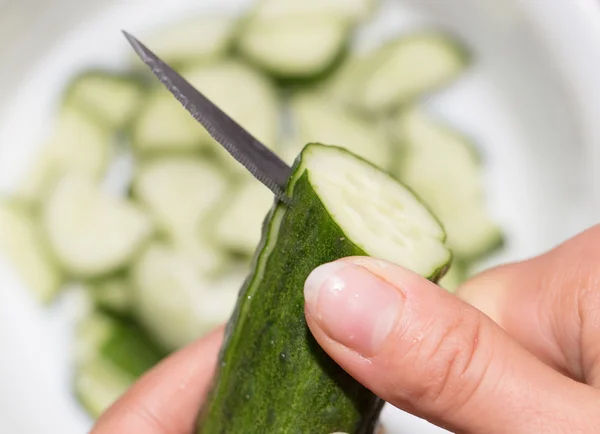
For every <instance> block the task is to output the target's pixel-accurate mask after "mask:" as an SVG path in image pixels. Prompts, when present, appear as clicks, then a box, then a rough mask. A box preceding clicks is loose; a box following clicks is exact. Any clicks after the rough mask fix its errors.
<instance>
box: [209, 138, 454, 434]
mask: <svg viewBox="0 0 600 434" xmlns="http://www.w3.org/2000/svg"><path fill="white" fill-rule="evenodd" d="M287 194H288V196H289V197H290V198H291V201H292V205H291V206H290V207H288V206H287V205H285V204H284V203H276V204H275V205H274V206H273V208H272V210H271V211H270V213H269V214H268V217H267V219H266V222H265V227H264V228H265V229H264V232H263V238H262V240H261V243H260V245H259V247H258V249H257V252H256V254H255V257H254V262H253V270H252V272H251V274H250V276H249V277H248V279H247V280H246V282H245V284H244V286H243V288H242V292H241V294H240V298H239V300H238V303H237V305H236V308H235V311H234V313H233V315H232V317H231V320H230V321H229V323H228V325H227V330H226V335H225V341H224V344H223V347H222V350H221V354H220V360H219V362H220V363H218V372H217V374H216V378H215V383H214V385H213V388H212V390H211V392H210V394H209V396H208V400H207V403H206V405H205V407H204V408H203V410H202V412H201V415H200V417H199V422H198V426H199V431H198V432H202V433H203V434H212V433H224V432H228V433H241V432H248V429H249V428H248V427H252V428H251V429H252V432H261V433H263V432H264V433H267V432H273V433H331V432H348V433H371V432H373V428H374V425H375V423H376V421H377V419H378V415H379V411H380V409H381V405H382V402H381V401H380V400H379V399H378V398H377V397H376V396H375V395H374V394H372V393H371V392H370V391H369V390H367V389H366V388H364V387H363V386H362V385H360V384H359V383H358V382H356V381H355V380H354V379H352V378H351V377H350V376H349V375H348V374H346V373H345V372H344V371H343V370H342V369H341V368H340V367H339V366H338V365H336V364H335V362H333V361H332V360H331V359H330V358H329V357H328V356H327V355H326V353H325V352H324V351H323V350H321V349H320V347H319V346H318V344H317V343H316V341H315V340H314V338H313V337H312V336H311V334H310V331H309V330H308V327H307V325H306V322H305V317H304V296H303V290H302V288H303V286H304V282H305V280H306V278H307V277H308V275H309V274H310V272H311V271H312V270H313V269H314V268H315V267H317V266H318V265H321V264H323V263H326V262H329V261H333V260H336V259H339V258H342V257H347V256H354V255H369V256H374V257H377V258H381V259H384V260H390V261H394V262H396V263H399V264H401V265H403V266H405V267H407V268H409V269H411V270H413V271H415V272H417V273H419V274H420V275H422V276H425V277H427V278H429V279H431V280H432V281H436V280H437V279H438V278H439V277H440V276H441V275H443V273H444V271H445V269H446V268H447V266H448V264H449V262H450V260H451V253H450V251H449V250H448V249H447V248H446V246H445V245H444V239H445V234H444V230H443V228H442V226H441V225H440V224H439V222H438V221H437V219H436V218H435V217H434V216H433V215H432V214H431V213H430V212H429V211H428V210H427V208H426V207H425V206H424V205H422V204H421V202H420V201H419V199H417V198H416V197H415V196H414V195H413V194H412V193H411V192H410V191H409V190H408V189H406V188H405V187H403V186H402V185H401V184H400V183H398V182H397V181H396V180H394V179H393V178H392V177H391V176H389V175H388V174H386V173H385V172H383V171H381V170H380V169H378V168H377V167H375V166H373V165H371V164H370V163H368V162H366V161H365V160H363V159H361V158H359V157H357V156H355V155H353V154H351V153H350V152H348V151H347V150H345V149H343V148H340V147H334V146H324V145H318V144H309V145H307V146H306V147H305V148H304V150H303V152H302V153H301V155H300V156H299V158H298V159H297V160H296V163H295V164H294V166H293V175H292V177H291V179H290V181H289V183H288V186H287Z"/></svg>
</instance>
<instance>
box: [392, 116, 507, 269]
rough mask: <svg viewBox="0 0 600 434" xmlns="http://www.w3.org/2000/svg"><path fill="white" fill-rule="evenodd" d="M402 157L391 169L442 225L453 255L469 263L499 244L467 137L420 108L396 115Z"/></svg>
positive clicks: (478, 162) (477, 160)
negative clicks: (401, 144) (402, 145)
mask: <svg viewBox="0 0 600 434" xmlns="http://www.w3.org/2000/svg"><path fill="white" fill-rule="evenodd" d="M396 125H397V132H396V134H397V136H398V137H399V139H400V140H401V141H402V142H403V144H404V157H403V158H402V159H401V160H400V163H399V166H398V167H397V170H396V171H395V173H396V174H397V176H398V177H399V179H401V180H402V181H403V182H404V183H405V184H407V185H408V186H409V187H411V188H412V189H413V190H414V191H416V192H417V194H419V195H420V196H421V197H422V198H423V200H424V201H425V202H426V203H427V204H428V205H429V206H430V207H431V209H432V210H433V212H434V213H435V214H436V215H437V216H438V218H439V219H440V220H441V221H442V223H443V224H444V227H445V228H446V232H447V234H448V245H449V246H450V248H451V249H452V251H453V253H454V254H455V255H456V257H457V258H459V259H461V260H463V261H472V260H475V259H478V258H480V257H482V256H483V255H485V254H488V253H490V252H492V251H494V250H495V249H497V248H499V247H500V246H502V244H503V238H504V237H503V234H502V231H501V229H500V227H499V226H498V224H497V223H495V222H494V220H493V219H492V217H491V215H490V214H489V212H488V211H487V209H486V202H485V189H484V183H483V170H482V166H481V158H480V156H479V154H478V152H477V150H476V148H475V146H474V144H473V143H472V142H471V140H470V139H469V138H468V137H466V136H465V135H464V134H462V133H459V132H457V131H456V130H453V129H451V128H450V127H449V126H448V125H446V124H445V123H443V121H440V120H438V119H436V118H434V117H433V116H431V115H429V114H427V113H426V112H425V111H424V110H423V109H421V108H412V109H410V110H407V111H406V112H404V113H402V114H401V115H400V116H399V117H398V118H397V119H396Z"/></svg>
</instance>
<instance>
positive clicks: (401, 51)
mask: <svg viewBox="0 0 600 434" xmlns="http://www.w3.org/2000/svg"><path fill="white" fill-rule="evenodd" d="M364 62H365V65H368V66H366V67H365V68H364V69H363V68H361V72H360V74H358V75H357V77H356V80H357V81H356V83H355V86H356V87H355V90H354V95H355V97H356V100H357V105H358V106H359V107H361V108H362V109H364V110H366V111H368V112H371V113H381V112H386V111H389V110H391V109H394V108H396V107H399V106H401V105H403V104H406V103H408V102H410V101H412V100H414V99H415V98H417V97H419V96H421V95H422V94H424V93H425V92H430V91H432V90H433V89H435V88H438V87H440V86H442V85H443V84H446V83H448V82H450V81H451V80H453V79H455V78H456V77H457V76H458V75H459V74H460V73H461V72H462V71H463V70H464V68H465V65H466V63H467V62H468V55H467V54H466V52H465V50H464V48H462V47H461V46H459V45H458V43H457V42H456V41H454V40H453V39H451V38H450V37H449V36H447V35H444V34H436V33H422V34H414V35H411V36H408V37H403V38H400V39H398V40H395V41H392V42H388V43H387V44H386V45H384V46H383V47H382V48H380V49H379V50H377V51H375V52H373V53H371V54H369V55H368V56H365V58H364Z"/></svg>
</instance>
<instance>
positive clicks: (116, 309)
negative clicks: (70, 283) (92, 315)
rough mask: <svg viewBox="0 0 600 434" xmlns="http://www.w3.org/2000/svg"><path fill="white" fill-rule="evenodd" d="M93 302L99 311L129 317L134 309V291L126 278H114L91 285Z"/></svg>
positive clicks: (90, 291) (90, 290)
mask: <svg viewBox="0 0 600 434" xmlns="http://www.w3.org/2000/svg"><path fill="white" fill-rule="evenodd" d="M88 290H89V293H90V295H91V298H92V301H93V302H94V304H95V305H96V307H97V308H98V309H101V310H104V311H108V312H110V313H113V314H119V315H128V314H130V313H131V311H132V307H133V291H132V289H131V284H130V283H129V281H128V279H127V278H125V277H112V278H108V279H104V280H101V281H99V282H93V283H91V284H90V285H89V288H88Z"/></svg>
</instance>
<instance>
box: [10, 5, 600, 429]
mask: <svg viewBox="0 0 600 434" xmlns="http://www.w3.org/2000/svg"><path fill="white" fill-rule="evenodd" d="M28 3H29V2H28V1H27V0H23V1H21V2H18V1H16V0H15V1H14V2H13V3H12V4H13V5H15V4H16V5H23V9H22V10H21V12H22V11H23V10H25V5H27V4H28ZM34 3H36V6H37V8H36V9H35V10H36V11H37V14H36V15H35V16H33V15H32V16H29V17H28V16H27V13H26V12H22V13H21V14H19V12H14V13H12V15H10V16H14V17H20V19H23V20H24V23H22V22H20V23H22V24H20V26H22V27H21V33H20V37H19V42H12V43H11V46H10V47H9V48H10V49H9V50H5V51H1V49H2V48H3V47H2V40H0V53H2V54H3V56H4V57H2V62H3V67H4V64H5V63H6V66H7V68H8V69H7V70H6V72H5V73H4V74H3V80H2V83H3V84H2V85H0V92H2V100H1V101H0V104H2V105H1V106H0V194H1V193H4V192H6V191H8V190H9V189H10V187H11V186H12V185H14V183H15V182H16V180H17V179H18V177H19V176H21V175H22V174H23V173H24V170H25V168H26V167H27V164H26V163H27V162H28V161H29V159H30V158H31V156H32V155H33V153H34V152H35V151H36V149H38V147H39V145H41V142H42V138H43V137H44V135H45V134H46V132H47V128H48V125H49V120H50V117H49V115H50V114H51V113H52V108H53V105H54V103H55V102H56V101H57V99H58V97H59V95H60V92H61V89H62V86H63V85H64V84H65V83H66V81H67V80H68V79H69V77H70V76H71V74H72V73H73V72H75V71H77V70H79V69H80V68H81V67H88V66H108V67H119V66H120V65H122V62H123V61H124V60H125V59H127V58H129V56H130V50H129V47H128V46H127V44H126V42H125V40H124V39H123V37H122V36H121V34H120V30H121V29H122V28H125V29H127V30H129V31H131V32H132V33H133V34H135V35H137V36H140V37H141V38H142V39H143V36H144V33H145V31H144V30H146V29H147V27H148V26H154V25H156V24H158V23H160V22H164V21H166V20H169V19H170V18H176V17H177V16H184V15H187V14H188V13H189V11H191V10H208V9H219V10H223V9H227V10H233V8H235V7H236V6H239V5H247V4H248V2H246V1H241V0H240V1H236V0H226V1H224V0H205V1H203V2H199V1H193V0H189V1H188V0H177V1H170V2H162V3H159V2H157V1H151V0H147V1H146V0H137V1H121V2H118V3H111V6H110V7H106V8H105V9H104V10H103V12H102V13H96V14H93V15H94V18H93V19H92V20H89V21H87V20H86V19H85V18H86V17H89V16H91V15H92V11H93V10H94V8H93V7H92V6H91V5H92V4H93V6H94V7H96V6H98V5H99V4H102V3H107V2H106V0H104V1H96V2H76V1H73V2H72V3H71V4H72V5H78V9H73V10H72V12H71V13H70V14H65V15H64V18H58V19H56V18H52V15H47V16H46V17H45V19H46V21H44V23H45V24H44V25H37V24H39V23H40V20H41V19H42V18H44V14H43V13H40V12H39V8H40V4H43V2H40V3H37V2H34ZM68 3H69V2H67V1H65V2H63V4H68ZM167 3H168V4H167ZM9 4H10V3H9ZM84 4H85V7H83V5H84ZM2 7H5V6H3V5H2V4H0V11H2ZM385 8H386V9H385V10H384V11H382V13H381V14H380V16H379V17H378V20H377V22H376V24H374V25H371V26H369V27H368V28H367V29H365V31H364V32H362V38H361V40H360V45H363V46H369V45H371V44H373V43H374V41H376V40H378V39H379V38H380V37H382V36H385V35H388V34H391V33H396V32H398V31H399V30H400V31H402V30H408V29H410V28H414V27H416V26H421V25H423V24H428V23H430V22H431V21H432V20H433V21H437V22H439V23H440V24H441V25H442V26H443V27H445V28H447V29H449V30H453V31H456V32H457V33H459V34H461V35H462V36H463V37H464V38H465V39H466V40H467V42H468V43H469V44H470V46H471V47H472V48H473V49H474V51H475V52H476V56H477V57H478V64H477V66H476V67H475V68H474V69H473V70H471V71H469V72H468V73H467V74H466V76H465V77H464V78H463V79H461V80H460V81H459V82H458V83H457V84H456V85H455V86H452V87H451V88H450V89H448V90H447V91H446V92H444V93H443V94H442V95H436V96H434V97H432V98H430V99H429V101H428V104H429V105H430V106H431V107H432V108H434V109H435V110H437V111H439V112H440V113H443V114H444V115H445V116H447V117H448V118H450V119H452V120H454V121H455V122H456V123H458V124H459V125H461V126H462V127H463V128H464V129H466V130H467V131H468V132H470V133H471V134H472V135H473V136H474V137H476V138H477V139H478V142H479V143H480V144H481V146H482V152H483V153H484V156H485V161H486V166H487V169H488V171H487V182H488V185H489V191H490V207H491V209H492V210H493V212H494V213H495V215H496V216H497V218H498V219H499V220H500V221H501V223H502V224H503V226H504V227H505V228H506V231H507V234H508V236H509V240H508V241H509V243H508V247H507V249H506V250H505V252H504V253H502V254H501V255H499V256H498V257H496V258H493V259H492V260H490V261H488V264H490V263H495V262H498V261H503V260H514V259H520V258H524V257H527V256H530V255H533V254H536V253H539V252H541V251H543V250H544V249H546V248H548V247H551V246H553V245H555V244H556V243H558V242H560V241H562V240H563V239H565V238H566V237H568V236H571V235H572V234H573V233H574V232H575V231H577V230H579V229H581V228H583V227H584V226H586V225H588V224H590V223H591V222H593V220H594V219H595V218H596V217H597V215H598V214H592V213H591V212H592V210H594V207H597V204H598V203H600V201H599V200H598V198H600V170H589V168H590V164H591V163H590V162H591V161H593V158H595V161H596V162H595V163H594V165H597V164H598V163H597V162H598V161H600V151H599V150H598V149H599V146H598V143H599V140H600V128H599V127H598V126H597V125H596V124H599V123H598V122H597V120H598V119H600V107H599V105H600V92H599V88H598V86H599V82H598V79H597V78H598V77H600V65H599V64H598V63H599V60H598V59H600V57H599V56H594V55H593V53H597V52H598V47H599V45H598V44H599V43H600V36H599V32H600V31H599V30H598V29H600V15H599V12H598V6H597V5H596V3H595V2H594V0H571V1H569V2H565V1H564V0H510V1H509V0H504V1H497V0H454V1H452V2H445V1H442V0H439V1H435V0H429V1H423V0H420V1H417V0H406V1H404V2H400V1H396V2H392V1H390V2H387V4H386V6H385ZM17 9H18V7H17ZM27 10H29V9H27ZM32 10H33V9H32ZM48 10H49V11H51V12H52V14H58V15H57V16H59V17H63V16H62V15H60V11H61V10H62V8H59V7H57V2H48ZM0 15H1V14H0ZM7 16H9V15H8V14H6V15H4V17H7ZM76 18H79V19H76ZM1 19H2V17H1V16H0V28H7V27H6V26H3V25H2V24H3V22H2V21H1ZM5 20H6V18H5ZM28 20H29V21H28ZM11 22H12V23H15V22H19V21H17V20H16V18H15V19H14V20H11ZM27 22H36V23H37V24H36V25H35V26H33V25H32V26H30V28H28V27H27V25H26V23H27ZM74 22H78V25H77V27H69V29H70V30H69V32H68V33H63V34H62V35H61V36H60V37H55V36H50V35H59V34H60V33H59V31H60V30H61V27H60V26H61V25H65V26H66V25H67V24H69V23H74ZM50 23H51V24H52V25H50ZM4 24H6V23H4ZM16 28H19V26H17V27H16ZM30 30H31V31H30ZM35 30H37V31H38V33H36V31H35ZM3 35H4V33H1V34H0V38H3V37H6V36H3ZM21 35H22V37H21ZM36 46H37V47H36ZM40 53H43V54H44V55H43V56H42V57H40ZM28 55H29V57H28ZM5 59H6V60H7V62H5ZM11 71H12V72H11ZM595 168H596V166H593V167H592V168H591V169H595ZM590 180H591V181H594V182H595V184H589V183H588V182H589V181H590ZM592 192H595V194H596V195H595V196H590V194H591V193H592ZM584 204H587V206H584ZM595 209H596V210H598V208H595ZM484 265H485V264H484ZM76 311H77V299H76V298H75V297H69V296H68V295H65V297H63V299H62V300H61V301H60V302H59V303H58V304H57V305H56V306H53V307H52V308H50V309H47V308H42V307H40V306H38V305H36V304H35V303H34V302H33V300H32V299H31V298H30V297H29V295H28V293H27V292H26V291H25V290H24V288H22V286H21V283H20V282H19V281H18V279H17V276H16V275H14V273H13V272H12V271H11V270H10V269H9V268H8V267H7V266H6V264H5V263H3V262H2V261H1V260H0V347H1V348H3V352H2V357H1V358H0V431H1V432H10V433H14V434H20V433H27V434H37V433H40V434H41V433H48V432H52V433H54V432H57V433H58V432H60V433H64V434H70V433H81V432H85V431H86V430H87V429H88V428H89V421H88V419H87V417H86V416H85V414H84V413H83V412H82V411H81V410H80V409H79V408H78V406H77V404H76V402H75V401H74V399H73V398H72V396H71V394H70V372H69V367H70V354H69V330H70V326H71V325H72V323H73V318H74V316H75V314H76ZM32 415H34V416H33V417H32ZM383 419H384V421H385V422H387V425H388V426H389V432H390V433H392V434H393V433H405V432H406V433H409V432H418V433H423V434H427V433H430V432H431V433H433V432H441V430H439V429H437V428H434V427H433V426H431V425H429V424H426V423H425V422H423V421H419V420H416V419H415V418H412V417H410V416H408V415H406V414H403V413H400V412H399V411H396V410H394V409H392V408H390V407H388V408H386V410H385V412H384V417H383Z"/></svg>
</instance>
